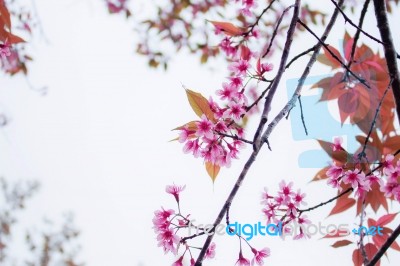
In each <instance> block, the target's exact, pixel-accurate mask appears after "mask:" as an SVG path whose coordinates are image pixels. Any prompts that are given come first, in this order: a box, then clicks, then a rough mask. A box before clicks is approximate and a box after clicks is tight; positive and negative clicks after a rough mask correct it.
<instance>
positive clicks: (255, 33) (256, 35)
mask: <svg viewBox="0 0 400 266" xmlns="http://www.w3.org/2000/svg"><path fill="white" fill-rule="evenodd" d="M251 35H252V36H253V37H254V38H256V39H258V38H260V30H259V29H258V27H254V28H253V30H252V32H251Z"/></svg>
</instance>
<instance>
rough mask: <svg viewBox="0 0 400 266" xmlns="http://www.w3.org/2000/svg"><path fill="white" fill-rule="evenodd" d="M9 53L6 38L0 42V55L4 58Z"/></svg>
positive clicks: (9, 47)
mask: <svg viewBox="0 0 400 266" xmlns="http://www.w3.org/2000/svg"><path fill="white" fill-rule="evenodd" d="M10 55H11V45H10V44H9V43H8V41H7V40H5V41H4V43H3V44H0V57H2V58H6V57H9V56H10Z"/></svg>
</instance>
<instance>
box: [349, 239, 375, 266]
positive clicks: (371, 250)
mask: <svg viewBox="0 0 400 266" xmlns="http://www.w3.org/2000/svg"><path fill="white" fill-rule="evenodd" d="M364 249H365V252H366V253H367V258H368V260H371V259H372V257H373V256H374V255H375V254H376V252H378V249H377V248H376V246H375V245H374V244H371V243H368V244H366V245H365V246H364ZM352 258H353V263H354V266H362V265H363V263H364V260H363V256H362V254H361V250H360V249H356V250H354V251H353V256H352ZM380 264H381V262H380V261H378V262H377V263H376V264H375V265H376V266H379V265H380Z"/></svg>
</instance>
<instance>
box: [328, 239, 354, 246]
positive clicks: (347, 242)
mask: <svg viewBox="0 0 400 266" xmlns="http://www.w3.org/2000/svg"><path fill="white" fill-rule="evenodd" d="M352 243H353V242H352V241H350V240H347V239H344V240H339V241H336V242H335V243H333V245H332V247H334V248H340V247H344V246H347V245H350V244H352Z"/></svg>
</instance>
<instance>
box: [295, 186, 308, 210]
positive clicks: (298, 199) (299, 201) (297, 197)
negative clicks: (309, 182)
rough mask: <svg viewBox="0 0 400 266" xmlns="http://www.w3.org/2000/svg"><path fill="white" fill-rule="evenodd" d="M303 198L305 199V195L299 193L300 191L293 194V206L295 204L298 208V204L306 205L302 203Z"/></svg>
mask: <svg viewBox="0 0 400 266" xmlns="http://www.w3.org/2000/svg"><path fill="white" fill-rule="evenodd" d="M305 197H306V193H301V192H300V189H299V190H297V193H295V194H294V196H293V201H294V204H295V205H296V206H300V204H302V205H306V203H305V202H304V201H303V199H304V198H305Z"/></svg>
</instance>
